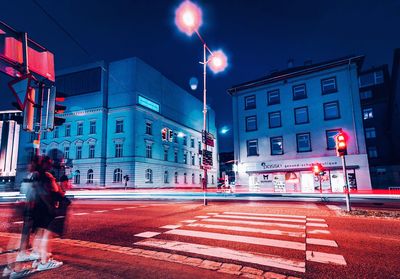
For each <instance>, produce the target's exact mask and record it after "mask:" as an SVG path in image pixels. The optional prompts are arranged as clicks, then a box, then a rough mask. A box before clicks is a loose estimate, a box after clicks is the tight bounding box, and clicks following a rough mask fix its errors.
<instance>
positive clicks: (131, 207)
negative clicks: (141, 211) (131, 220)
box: [125, 206, 137, 209]
mask: <svg viewBox="0 0 400 279" xmlns="http://www.w3.org/2000/svg"><path fill="white" fill-rule="evenodd" d="M125 208H129V209H134V208H137V207H136V206H128V207H125Z"/></svg>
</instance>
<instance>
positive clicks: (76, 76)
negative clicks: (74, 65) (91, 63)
mask: <svg viewBox="0 0 400 279" xmlns="http://www.w3.org/2000/svg"><path fill="white" fill-rule="evenodd" d="M100 90H101V68H94V69H89V70H84V71H80V72H75V73H70V74H66V75H61V76H57V91H58V92H61V93H63V94H65V95H67V96H74V95H79V94H84V93H89V92H96V91H100Z"/></svg>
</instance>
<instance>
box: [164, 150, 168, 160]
mask: <svg viewBox="0 0 400 279" xmlns="http://www.w3.org/2000/svg"><path fill="white" fill-rule="evenodd" d="M164 161H168V149H167V148H165V149H164Z"/></svg>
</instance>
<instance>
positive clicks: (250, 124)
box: [246, 115, 257, 132]
mask: <svg viewBox="0 0 400 279" xmlns="http://www.w3.org/2000/svg"><path fill="white" fill-rule="evenodd" d="M256 130H257V117H256V116H255V115H253V116H248V117H246V132H250V131H256Z"/></svg>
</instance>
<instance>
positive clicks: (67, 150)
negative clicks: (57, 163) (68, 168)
mask: <svg viewBox="0 0 400 279" xmlns="http://www.w3.org/2000/svg"><path fill="white" fill-rule="evenodd" d="M64 158H65V159H69V146H64Z"/></svg>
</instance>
